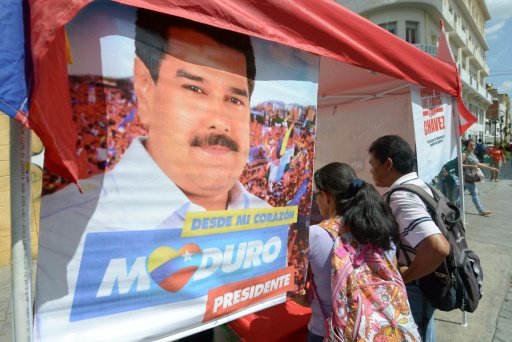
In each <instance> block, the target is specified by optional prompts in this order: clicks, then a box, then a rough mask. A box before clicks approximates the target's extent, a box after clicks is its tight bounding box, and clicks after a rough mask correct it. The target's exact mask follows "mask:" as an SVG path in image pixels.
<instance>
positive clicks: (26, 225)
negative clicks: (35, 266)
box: [10, 120, 32, 342]
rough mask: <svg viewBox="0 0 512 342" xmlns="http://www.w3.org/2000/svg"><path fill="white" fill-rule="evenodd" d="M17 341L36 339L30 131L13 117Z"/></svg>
mask: <svg viewBox="0 0 512 342" xmlns="http://www.w3.org/2000/svg"><path fill="white" fill-rule="evenodd" d="M10 121H11V124H10V131H11V148H10V160H11V273H12V278H11V279H12V302H13V313H12V314H13V341H16V342H20V341H23V342H25V341H31V340H32V250H31V243H30V205H31V188H32V182H31V179H30V155H31V143H30V142H31V139H30V138H31V136H30V130H29V129H27V128H25V127H23V125H22V124H20V123H19V122H18V121H16V120H10Z"/></svg>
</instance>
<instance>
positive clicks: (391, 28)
mask: <svg viewBox="0 0 512 342" xmlns="http://www.w3.org/2000/svg"><path fill="white" fill-rule="evenodd" d="M379 26H380V27H382V28H383V29H384V30H386V31H389V32H391V33H393V34H394V35H396V21H391V22H388V23H384V24H379Z"/></svg>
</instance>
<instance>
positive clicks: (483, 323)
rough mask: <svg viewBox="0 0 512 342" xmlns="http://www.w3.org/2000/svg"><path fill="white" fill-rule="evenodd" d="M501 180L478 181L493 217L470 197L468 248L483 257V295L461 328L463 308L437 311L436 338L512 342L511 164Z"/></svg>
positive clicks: (445, 341) (449, 341)
mask: <svg viewBox="0 0 512 342" xmlns="http://www.w3.org/2000/svg"><path fill="white" fill-rule="evenodd" d="M500 178H501V180H500V181H499V182H489V181H485V182H484V183H481V184H478V189H479V192H480V199H481V201H482V203H483V205H484V207H485V209H486V210H492V211H494V213H493V214H492V215H491V216H490V217H482V216H479V215H478V214H477V213H478V212H477V210H476V209H475V206H474V205H473V202H471V197H470V196H469V195H468V194H466V195H465V196H464V200H465V205H466V208H467V214H466V237H467V239H468V244H469V248H471V249H473V250H474V251H475V252H476V253H477V254H478V255H479V257H480V259H481V263H482V268H483V271H484V289H483V290H484V294H483V298H482V299H481V300H480V304H479V307H478V309H477V310H476V312H474V313H472V314H467V322H468V326H467V327H462V326H461V325H460V323H461V322H462V314H461V312H460V311H454V312H448V313H446V312H436V328H437V340H438V341H439V342H455V341H475V342H482V341H493V342H499V341H512V287H511V276H512V266H511V265H512V229H511V227H512V224H511V223H510V222H512V207H511V204H512V167H511V166H510V165H505V166H504V167H503V168H502V175H501V177H500Z"/></svg>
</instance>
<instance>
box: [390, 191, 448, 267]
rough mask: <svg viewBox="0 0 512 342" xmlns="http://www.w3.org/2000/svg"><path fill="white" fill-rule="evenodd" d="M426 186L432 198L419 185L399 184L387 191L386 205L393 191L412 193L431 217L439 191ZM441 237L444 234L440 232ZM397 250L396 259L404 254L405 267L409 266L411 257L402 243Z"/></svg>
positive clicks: (439, 196) (438, 197)
mask: <svg viewBox="0 0 512 342" xmlns="http://www.w3.org/2000/svg"><path fill="white" fill-rule="evenodd" d="M427 186H428V187H429V189H430V190H431V191H432V195H433V196H434V197H432V196H430V194H429V193H428V192H426V191H425V190H424V189H423V188H422V187H421V186H419V185H414V184H400V185H399V186H397V187H395V188H393V189H391V190H390V191H388V192H387V193H386V202H387V203H388V205H389V202H390V201H391V195H392V194H393V193H394V192H395V191H408V192H412V193H413V194H415V195H417V196H418V197H419V198H420V199H421V200H422V202H423V203H424V204H425V206H426V207H427V212H428V214H429V215H430V217H432V215H433V214H434V213H435V210H436V209H435V208H436V206H437V203H438V201H439V199H440V198H441V194H440V193H439V191H437V190H436V189H434V188H433V187H431V186H430V185H429V184H427ZM432 219H434V217H432ZM441 233H442V234H443V235H445V234H444V232H441ZM397 247H398V248H397V250H396V252H397V253H396V257H397V259H399V258H400V253H401V252H403V253H404V257H405V261H406V262H407V265H410V264H411V257H410V256H409V253H408V251H407V248H406V247H407V246H404V245H403V244H402V243H400V242H399V243H398V246H397Z"/></svg>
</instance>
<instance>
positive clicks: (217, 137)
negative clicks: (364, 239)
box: [190, 133, 239, 152]
mask: <svg viewBox="0 0 512 342" xmlns="http://www.w3.org/2000/svg"><path fill="white" fill-rule="evenodd" d="M190 145H191V146H192V147H205V146H224V147H227V148H229V149H230V150H231V151H233V152H238V150H239V148H238V144H237V143H236V142H235V141H234V140H233V139H231V138H230V137H228V136H227V135H225V134H215V133H211V134H208V135H203V136H195V137H194V138H193V139H192V142H191V143H190Z"/></svg>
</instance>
